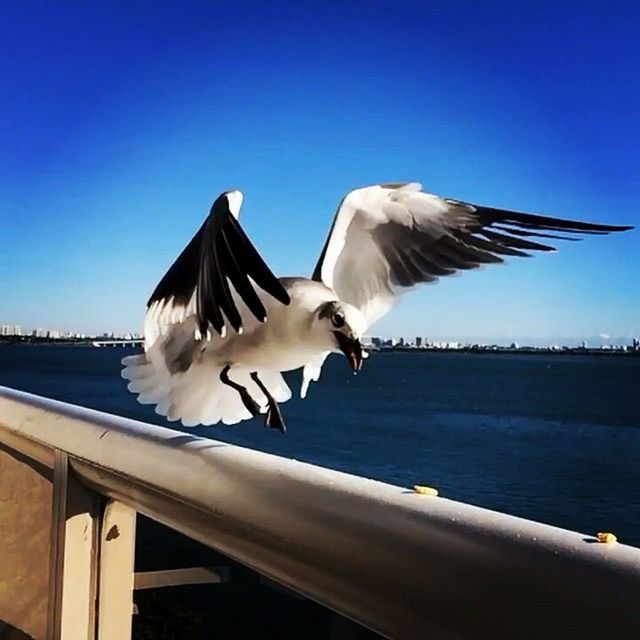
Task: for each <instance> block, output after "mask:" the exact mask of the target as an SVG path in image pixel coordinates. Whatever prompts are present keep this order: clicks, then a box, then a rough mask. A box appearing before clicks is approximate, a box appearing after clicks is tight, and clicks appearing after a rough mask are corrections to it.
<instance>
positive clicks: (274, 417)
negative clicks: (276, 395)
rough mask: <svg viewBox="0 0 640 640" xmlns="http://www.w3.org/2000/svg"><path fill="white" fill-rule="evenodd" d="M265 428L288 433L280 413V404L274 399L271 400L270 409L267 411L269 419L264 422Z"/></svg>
mask: <svg viewBox="0 0 640 640" xmlns="http://www.w3.org/2000/svg"><path fill="white" fill-rule="evenodd" d="M264 426H265V427H269V428H270V429H278V430H279V431H280V432H281V433H286V432H287V427H286V426H285V424H284V420H283V419H282V414H281V413H280V407H279V406H278V403H277V402H276V401H275V400H274V399H273V398H270V399H269V408H268V409H267V417H266V418H265V420H264Z"/></svg>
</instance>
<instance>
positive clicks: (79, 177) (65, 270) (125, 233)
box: [0, 0, 640, 344]
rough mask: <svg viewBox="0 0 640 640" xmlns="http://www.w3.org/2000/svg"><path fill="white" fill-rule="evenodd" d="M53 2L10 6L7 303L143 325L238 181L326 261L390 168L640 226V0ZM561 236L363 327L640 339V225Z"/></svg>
mask: <svg viewBox="0 0 640 640" xmlns="http://www.w3.org/2000/svg"><path fill="white" fill-rule="evenodd" d="M36 5H37V7H38V8H37V10H36V9H34V6H33V4H32V3H28V4H23V3H5V5H4V6H3V7H2V9H1V10H0V11H1V12H2V17H3V20H1V21H0V25H2V26H1V27H0V35H2V38H0V42H2V46H3V50H4V55H3V56H0V70H1V73H2V78H3V83H2V86H0V98H1V99H0V121H1V122H2V123H3V125H2V127H0V144H1V145H2V149H3V154H2V160H0V201H1V202H2V206H1V207H0V314H1V315H2V316H3V317H4V318H6V322H10V323H17V324H20V325H22V326H24V327H27V326H29V327H38V326H48V327H56V328H57V329H56V330H58V331H72V330H73V331H78V332H81V333H85V334H86V335H89V334H96V333H101V332H103V331H105V327H107V330H108V331H114V332H116V333H120V334H124V333H127V332H139V331H141V328H142V320H143V315H144V311H145V303H146V300H147V299H148V296H149V294H150V292H151V291H152V290H153V288H154V287H155V285H156V283H157V282H158V281H159V280H160V278H161V277H162V275H163V274H164V273H165V271H166V269H167V267H168V266H169V265H170V264H171V263H172V262H173V260H174V259H175V258H176V257H177V255H178V254H179V252H180V251H181V250H182V248H183V247H184V246H185V244H186V242H188V240H189V239H190V238H191V237H192V235H193V234H194V232H195V231H196V230H197V229H198V227H199V226H200V224H201V223H202V220H203V219H204V217H205V216H206V214H207V212H208V209H209V206H210V204H211V202H212V201H213V199H214V198H215V197H216V196H217V194H218V193H219V192H220V191H222V190H225V189H228V188H234V187H237V188H240V189H241V190H243V192H244V193H245V204H244V206H243V210H242V214H241V218H240V220H241V223H242V224H243V226H244V228H245V229H246V231H247V233H248V235H249V236H250V237H251V238H252V240H253V241H254V242H255V244H256V246H257V248H258V249H259V251H260V252H261V254H262V255H263V256H264V258H265V260H266V261H267V262H268V264H269V265H270V266H271V267H272V268H273V270H274V272H275V273H277V274H278V275H310V273H311V271H312V269H313V266H314V264H315V260H316V258H317V256H318V254H319V253H320V249H321V247H322V244H323V241H324V238H325V236H326V233H327V231H328V228H329V225H330V223H331V219H332V216H333V213H334V211H335V208H336V206H337V205H338V203H339V201H340V199H341V198H342V196H343V195H344V194H345V193H346V192H347V191H348V190H350V189H352V188H354V187H357V186H360V185H363V184H371V183H374V182H389V181H404V180H407V181H409V180H416V181H420V182H422V183H423V184H424V186H425V189H426V190H428V191H433V192H435V193H439V194H441V195H444V196H447V197H452V198H459V199H463V200H466V201H470V202H478V203H482V204H487V205H493V206H497V207H504V208H512V209H518V210H522V211H529V212H533V213H541V214H549V215H554V216H559V217H566V218H570V219H571V218H573V219H583V220H589V221H594V222H601V223H605V224H607V223H609V224H633V225H636V227H638V226H640V205H639V203H640V186H639V183H638V175H640V147H639V146H638V144H637V140H638V136H639V135H640V133H639V129H640V124H639V122H638V118H637V114H638V113H639V112H640V93H639V92H638V91H637V86H638V83H639V81H640V65H639V64H638V60H640V39H638V38H637V34H636V30H637V24H638V23H640V5H638V4H634V3H629V2H616V1H613V2H610V3H607V4H606V5H602V4H601V3H595V2H588V1H587V2H582V3H580V4H577V3H576V4H572V3H568V4H567V3H551V2H549V3H538V4H535V5H527V6H526V7H524V6H521V5H520V3H506V4H505V3H503V2H486V3H479V4H478V3H472V2H462V3H459V2H456V1H452V2H447V3H439V4H437V3H435V4H434V3H422V2H407V3H401V4H393V5H391V3H387V2H379V3H364V2H357V1H356V2H354V3H346V4H345V3H332V2H329V3H322V4H318V3H313V4H311V3H306V2H301V3H279V2H272V3H266V4H265V5H246V4H243V3H236V4H231V3H217V2H209V3H201V2H193V1H188V0H187V1H186V2H183V3H177V4H176V3H170V2H159V3H156V4H155V5H154V9H153V11H152V12H151V11H149V9H148V5H147V4H146V3H132V4H131V5H130V6H129V5H128V6H127V11H126V15H125V13H123V11H122V8H121V7H120V6H119V5H118V3H114V4H112V3H80V4H77V3H76V4H71V5H70V4H65V3H62V4H59V5H55V6H54V5H51V4H49V3H41V4H39V3H37V2H36ZM390 7H393V10H390ZM228 34H233V37H227V36H228ZM555 244H556V245H557V246H558V248H559V252H558V253H557V254H553V255H541V256H537V257H535V258H533V259H531V260H522V259H513V260H510V261H509V264H508V265H507V266H506V267H504V266H496V267H487V268H485V269H481V270H477V271H473V272H465V273H463V274H461V275H460V276H459V277H454V278H445V279H443V280H442V281H441V282H440V283H438V284H437V285H436V286H425V287H422V288H420V289H418V290H417V291H415V292H411V293H409V294H407V295H406V296H405V298H404V299H403V301H402V302H401V304H400V305H399V306H398V307H397V308H396V309H394V310H393V311H392V312H391V313H390V314H389V315H388V316H387V317H385V318H384V319H383V320H382V321H381V322H380V323H379V324H376V325H374V326H373V327H372V328H371V330H370V333H371V334H373V335H384V336H400V335H404V336H411V335H418V334H423V335H429V336H433V337H434V339H442V340H447V339H450V340H460V341H478V340H480V339H482V340H484V341H493V342H496V343H506V344H508V343H509V342H512V341H519V342H523V341H524V340H526V339H530V340H532V341H536V342H537V343H548V342H555V341H558V340H559V339H564V340H574V341H580V340H582V339H584V338H586V339H590V337H591V336H598V335H600V334H602V335H610V336H625V337H627V336H628V337H632V336H636V335H639V334H640V282H639V280H640V278H638V274H639V273H640V232H639V231H638V230H636V231H633V232H628V233H624V234H617V235H615V236H607V237H588V238H586V239H585V240H584V241H582V242H575V243H572V242H562V241H557V242H555Z"/></svg>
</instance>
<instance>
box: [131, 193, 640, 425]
mask: <svg viewBox="0 0 640 640" xmlns="http://www.w3.org/2000/svg"><path fill="white" fill-rule="evenodd" d="M242 199H243V195H242V193H241V192H240V191H226V192H224V193H222V194H221V195H220V196H219V197H218V198H217V199H216V200H215V202H214V203H213V206H212V207H211V212H210V213H209V216H208V217H207V219H206V220H205V221H204V223H203V225H202V226H201V227H200V229H199V231H198V232H197V233H196V234H195V236H194V237H193V238H192V240H191V241H190V242H189V244H188V245H187V246H186V247H185V249H184V250H183V251H182V253H181V254H180V255H179V256H178V258H177V259H176V261H175V262H174V263H173V265H172V266H171V267H170V268H169V270H168V271H167V273H166V274H165V275H164V277H163V278H162V279H161V280H160V282H159V283H158V285H157V287H156V288H155V290H154V292H153V293H152V294H151V297H150V299H149V302H148V305H147V312H146V316H145V319H144V353H143V354H139V355H133V356H129V357H127V358H124V359H123V364H124V365H125V368H124V370H123V372H122V376H123V377H124V378H125V379H127V380H129V384H128V388H129V390H130V391H132V392H133V393H136V394H138V401H139V402H141V403H143V404H154V405H156V412H157V413H158V414H160V415H163V416H166V417H167V419H168V420H171V421H174V420H181V421H182V423H183V425H184V426H196V425H199V424H203V425H211V424H216V423H218V422H223V423H224V424H235V423H237V422H240V421H241V420H246V419H249V418H251V417H254V416H257V415H259V414H264V415H265V422H264V423H265V426H268V427H272V428H276V429H279V430H281V431H283V432H284V430H285V424H284V420H283V419H282V415H281V412H280V408H279V406H278V405H279V404H280V403H282V402H285V401H287V400H288V399H289V398H290V397H291V390H290V389H289V387H288V385H287V383H286V382H285V380H284V378H283V377H282V372H284V371H290V370H293V369H298V368H300V367H302V368H303V370H302V387H301V392H300V395H301V397H303V398H304V397H305V396H306V393H307V390H308V388H309V383H310V382H311V381H317V380H318V378H319V376H320V370H321V368H322V365H323V363H324V361H325V359H326V357H327V356H328V355H329V354H330V353H332V352H342V353H343V354H344V355H345V356H346V358H347V361H348V364H349V365H350V367H351V368H352V369H353V371H354V372H356V371H358V370H359V369H360V368H361V366H362V360H363V357H364V355H365V354H364V353H363V350H362V346H361V343H360V340H361V338H362V336H363V334H364V333H365V331H366V330H367V329H368V327H370V326H371V325H372V324H373V323H374V322H375V321H376V320H378V319H379V318H381V317H382V316H383V315H385V314H386V313H387V312H388V311H389V310H390V309H391V307H392V306H393V305H394V303H395V302H396V301H397V300H398V298H399V297H400V295H401V294H402V293H403V292H404V291H405V290H407V289H410V288H412V287H414V286H415V285H418V284H420V283H422V282H433V281H435V280H437V279H438V278H441V277H444V276H448V275H452V274H454V273H456V272H458V271H461V270H466V269H475V268H477V267H479V266H480V265H484V264H488V263H500V262H503V261H504V259H505V258H507V257H511V256H520V257H527V256H530V252H533V251H554V248H553V247H552V246H550V245H549V244H548V242H549V241H550V240H575V239H577V238H576V237H575V234H597V235H601V234H607V233H610V232H613V231H625V230H627V229H631V228H632V227H628V226H611V225H601V224H593V223H590V222H576V221H570V220H562V219H559V218H551V217H547V216H541V215H534V214H529V213H519V212H515V211H506V210H502V209H494V208H492V207H484V206H479V205H474V204H469V203H466V202H460V201H458V200H451V199H447V198H441V197H438V196H436V195H433V194H430V193H425V192H423V191H422V187H421V185H420V184H417V183H406V184H379V185H373V186H368V187H363V188H360V189H355V190H354V191H351V192H350V193H348V194H347V195H346V196H345V197H344V199H343V200H342V202H341V203H340V205H339V207H338V211H337V213H336V215H335V217H334V220H333V224H332V225H331V229H330V231H329V235H328V237H327V240H326V242H325V245H324V248H323V249H322V252H321V254H320V258H319V259H318V262H317V264H316V266H315V269H314V270H313V274H312V276H311V278H300V277H295V278H294V277H286V278H277V277H276V276H275V275H274V274H273V273H272V271H271V270H270V269H269V267H268V266H267V265H266V264H265V262H264V261H263V260H262V258H261V257H260V255H259V253H258V252H257V251H256V249H255V248H254V246H253V245H252V243H251V241H250V240H249V238H248V237H247V236H246V234H245V233H244V231H243V230H242V227H241V226H240V224H239V222H238V214H239V212H240V206H241V205H242ZM566 234H569V235H566Z"/></svg>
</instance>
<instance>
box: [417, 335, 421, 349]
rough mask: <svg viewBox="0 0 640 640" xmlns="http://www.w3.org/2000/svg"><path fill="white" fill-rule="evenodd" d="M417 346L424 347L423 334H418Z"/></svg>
mask: <svg viewBox="0 0 640 640" xmlns="http://www.w3.org/2000/svg"><path fill="white" fill-rule="evenodd" d="M416 347H418V348H420V347H422V336H416Z"/></svg>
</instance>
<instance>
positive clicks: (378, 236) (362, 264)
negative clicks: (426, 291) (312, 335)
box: [313, 183, 633, 324]
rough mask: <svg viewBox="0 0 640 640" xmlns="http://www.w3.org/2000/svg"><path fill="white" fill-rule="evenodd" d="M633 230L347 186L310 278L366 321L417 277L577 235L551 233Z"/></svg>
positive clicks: (412, 188)
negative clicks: (322, 284) (358, 311)
mask: <svg viewBox="0 0 640 640" xmlns="http://www.w3.org/2000/svg"><path fill="white" fill-rule="evenodd" d="M632 228H633V227H620V226H610V225H601V224H592V223H590V222H574V221H571V220H561V219H559V218H550V217H547V216H539V215H533V214H528V213H518V212H515V211H504V210H502V209H494V208H491V207H482V206H478V205H473V204H468V203H465V202H458V201H456V200H449V199H444V198H440V197H438V196H435V195H432V194H429V193H424V192H423V191H422V187H421V185H420V184H417V183H407V184H395V185H375V186H371V187H364V188H362V189H356V190H355V191H351V192H350V193H349V194H347V196H346V197H345V198H344V200H343V201H342V203H341V204H340V206H339V208H338V212H337V213H336V216H335V218H334V220H333V225H332V227H331V230H330V231H329V237H328V238H327V241H326V243H325V245H324V248H323V250H322V253H321V255H320V259H319V260H318V264H317V265H316V268H315V270H314V272H313V279H314V280H319V281H322V282H324V284H326V285H327V286H328V287H331V288H333V289H334V290H335V291H336V293H337V294H338V295H339V296H340V298H341V299H342V300H345V301H346V302H350V303H351V304H353V305H355V306H357V307H359V308H360V310H361V311H362V312H363V313H364V315H365V317H366V319H367V321H368V323H369V324H371V323H372V322H374V321H375V320H377V319H378V318H380V317H381V316H383V315H384V314H385V313H387V311H389V309H390V308H391V307H392V306H393V303H394V301H395V299H396V298H397V296H398V294H399V293H401V292H402V290H403V289H406V288H408V287H412V286H414V285H417V284H419V283H421V282H433V281H434V280H436V279H437V278H439V277H442V276H448V275H451V274H453V273H455V272H457V271H459V270H463V269H474V268H476V267H479V266H480V265H481V264H487V263H491V262H503V260H504V257H506V256H522V257H529V256H530V255H531V254H530V253H529V252H530V251H554V250H555V249H554V248H553V247H552V246H550V245H548V244H546V242H547V239H552V240H577V239H578V238H575V237H571V236H565V235H559V234H558V232H559V233H569V234H606V233H610V232H612V231H625V230H627V229H632ZM539 238H543V239H544V242H541V241H540V240H539Z"/></svg>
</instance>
